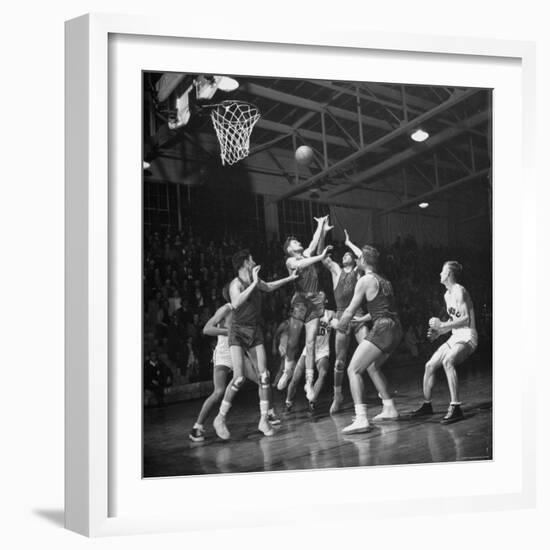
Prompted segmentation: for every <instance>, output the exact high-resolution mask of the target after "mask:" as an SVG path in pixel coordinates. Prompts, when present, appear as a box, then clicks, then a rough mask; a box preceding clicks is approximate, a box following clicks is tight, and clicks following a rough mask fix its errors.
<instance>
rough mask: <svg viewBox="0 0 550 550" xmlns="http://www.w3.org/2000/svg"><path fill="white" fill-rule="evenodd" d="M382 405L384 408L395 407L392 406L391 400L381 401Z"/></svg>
mask: <svg viewBox="0 0 550 550" xmlns="http://www.w3.org/2000/svg"><path fill="white" fill-rule="evenodd" d="M382 405H384V407H391V408H394V407H395V405H394V404H393V399H382Z"/></svg>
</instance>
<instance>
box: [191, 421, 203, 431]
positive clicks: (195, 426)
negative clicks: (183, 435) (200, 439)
mask: <svg viewBox="0 0 550 550" xmlns="http://www.w3.org/2000/svg"><path fill="white" fill-rule="evenodd" d="M193 429H194V430H202V429H204V427H203V425H202V424H199V423H198V422H195V423H194V424H193Z"/></svg>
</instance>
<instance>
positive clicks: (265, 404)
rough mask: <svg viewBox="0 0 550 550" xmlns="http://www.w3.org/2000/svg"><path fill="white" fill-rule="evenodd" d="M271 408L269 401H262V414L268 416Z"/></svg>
mask: <svg viewBox="0 0 550 550" xmlns="http://www.w3.org/2000/svg"><path fill="white" fill-rule="evenodd" d="M268 408H269V401H260V414H261V415H262V416H267V409H268Z"/></svg>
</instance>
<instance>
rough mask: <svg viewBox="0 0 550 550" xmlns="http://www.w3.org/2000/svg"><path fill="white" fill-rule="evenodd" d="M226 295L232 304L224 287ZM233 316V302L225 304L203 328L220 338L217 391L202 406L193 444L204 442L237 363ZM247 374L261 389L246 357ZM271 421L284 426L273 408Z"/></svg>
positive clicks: (192, 435)
mask: <svg viewBox="0 0 550 550" xmlns="http://www.w3.org/2000/svg"><path fill="white" fill-rule="evenodd" d="M222 295H223V298H224V299H225V300H226V302H229V301H230V299H229V289H228V285H227V286H225V287H224V288H223V290H222ZM232 314H233V306H232V305H231V304H230V303H226V304H224V305H223V306H221V307H220V308H218V310H217V311H216V313H214V315H213V316H212V317H210V319H208V321H207V322H206V325H205V326H204V329H203V333H204V334H205V335H206V336H217V338H218V341H217V343H216V348H215V349H214V355H213V362H214V372H213V382H214V390H213V391H212V393H211V394H210V395H209V396H208V397H207V398H206V400H205V401H204V403H203V405H202V407H201V410H200V412H199V416H198V417H197V421H196V422H195V424H194V425H193V428H192V430H191V433H190V434H189V439H190V440H191V441H195V442H200V441H204V422H205V420H206V418H207V417H208V415H209V414H210V412H211V410H212V409H213V408H214V406H215V405H217V404H218V403H219V402H220V401H221V399H222V397H223V394H224V391H225V389H226V386H227V380H228V378H229V375H230V373H232V372H233V363H232V362H231V353H230V351H229V339H228V333H229V329H228V327H229V325H230V324H231V317H232ZM244 375H245V377H246V378H248V379H249V380H252V381H253V382H254V383H256V384H258V388H259V387H260V381H259V378H258V373H257V370H256V368H255V366H254V364H253V363H252V361H251V359H250V357H248V356H245V360H244ZM269 402H270V403H272V401H271V392H270V395H269ZM267 419H268V420H269V422H270V423H271V424H272V425H276V424H280V423H281V421H280V420H279V418H278V417H277V415H276V414H275V411H274V410H273V408H270V409H269V411H268V415H267Z"/></svg>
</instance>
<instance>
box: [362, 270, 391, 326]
mask: <svg viewBox="0 0 550 550" xmlns="http://www.w3.org/2000/svg"><path fill="white" fill-rule="evenodd" d="M371 275H372V276H373V277H374V278H375V279H376V280H377V281H378V293H377V294H376V296H375V297H374V298H373V299H372V300H368V299H367V308H368V310H369V313H370V314H371V317H372V321H373V322H375V321H376V320H377V319H382V318H384V317H389V318H390V319H397V318H398V315H397V308H396V307H395V296H394V294H393V287H392V285H391V283H390V282H389V281H388V280H387V279H384V277H381V276H380V275H378V274H377V273H371Z"/></svg>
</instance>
